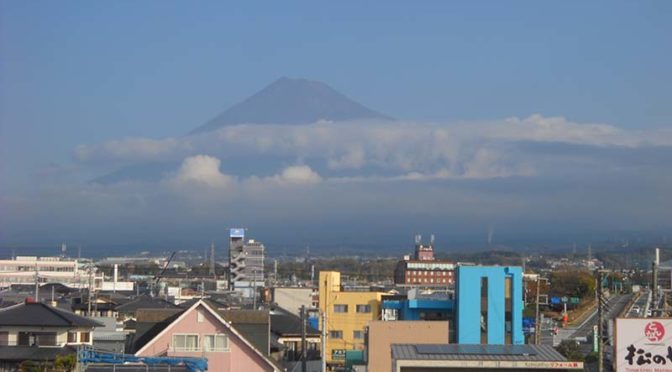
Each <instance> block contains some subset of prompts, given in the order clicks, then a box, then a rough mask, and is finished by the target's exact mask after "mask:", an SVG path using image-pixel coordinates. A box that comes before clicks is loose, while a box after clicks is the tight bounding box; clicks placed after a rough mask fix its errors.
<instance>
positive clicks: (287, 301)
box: [273, 287, 313, 316]
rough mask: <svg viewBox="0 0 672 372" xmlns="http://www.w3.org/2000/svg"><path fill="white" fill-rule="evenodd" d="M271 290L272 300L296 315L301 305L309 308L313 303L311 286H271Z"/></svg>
mask: <svg viewBox="0 0 672 372" xmlns="http://www.w3.org/2000/svg"><path fill="white" fill-rule="evenodd" d="M273 291H274V294H273V297H274V302H275V303H277V304H278V306H280V307H281V308H283V309H285V310H287V311H289V312H290V313H292V314H294V315H296V316H299V309H300V308H301V305H303V306H305V307H306V308H310V307H311V306H312V304H313V289H312V288H289V287H288V288H273Z"/></svg>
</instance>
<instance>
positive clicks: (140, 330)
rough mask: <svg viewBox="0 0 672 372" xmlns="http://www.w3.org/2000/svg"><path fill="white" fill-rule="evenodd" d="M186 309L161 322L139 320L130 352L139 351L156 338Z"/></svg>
mask: <svg viewBox="0 0 672 372" xmlns="http://www.w3.org/2000/svg"><path fill="white" fill-rule="evenodd" d="M184 311H185V310H182V311H178V312H176V313H174V314H173V315H170V316H169V317H167V318H164V319H163V320H161V321H159V322H137V323H136V328H135V334H134V335H133V342H132V345H131V350H129V352H130V353H131V354H135V353H137V352H138V350H140V349H141V348H142V347H143V346H145V344H146V343H148V342H149V341H151V340H152V339H154V337H156V336H157V335H158V334H159V333H161V331H163V330H164V329H166V327H168V326H169V325H170V324H171V323H172V322H174V321H175V320H176V319H177V318H179V317H180V315H182V313H184Z"/></svg>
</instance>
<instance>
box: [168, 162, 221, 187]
mask: <svg viewBox="0 0 672 372" xmlns="http://www.w3.org/2000/svg"><path fill="white" fill-rule="evenodd" d="M220 164H221V162H220V160H219V159H217V158H215V157H212V156H208V155H196V156H191V157H188V158H186V159H184V161H183V162H182V165H181V166H180V169H179V170H178V171H177V174H175V175H174V176H172V177H171V178H170V179H169V182H170V183H171V184H173V185H175V186H187V185H197V186H207V187H212V188H223V187H227V186H229V185H231V184H232V183H233V182H234V179H233V177H231V176H229V175H226V174H223V173H222V172H221V171H220V170H219V167H220Z"/></svg>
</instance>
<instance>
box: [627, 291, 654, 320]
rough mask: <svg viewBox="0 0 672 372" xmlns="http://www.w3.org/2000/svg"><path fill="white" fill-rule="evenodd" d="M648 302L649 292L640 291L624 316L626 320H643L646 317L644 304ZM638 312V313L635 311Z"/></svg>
mask: <svg viewBox="0 0 672 372" xmlns="http://www.w3.org/2000/svg"><path fill="white" fill-rule="evenodd" d="M648 301H649V292H648V291H647V290H642V292H641V294H640V295H639V298H638V299H637V301H635V303H634V304H633V305H632V307H631V308H630V309H629V310H628V313H627V314H625V317H626V318H644V317H646V309H647V306H646V303H647V302H648ZM636 310H639V311H636Z"/></svg>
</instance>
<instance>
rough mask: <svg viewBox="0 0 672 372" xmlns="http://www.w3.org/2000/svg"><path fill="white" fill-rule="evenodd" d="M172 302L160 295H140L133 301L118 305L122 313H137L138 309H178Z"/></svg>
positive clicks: (118, 309)
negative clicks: (159, 296)
mask: <svg viewBox="0 0 672 372" xmlns="http://www.w3.org/2000/svg"><path fill="white" fill-rule="evenodd" d="M177 308H178V307H177V306H175V305H173V304H172V303H170V302H168V301H165V300H164V299H161V298H158V297H149V296H140V297H138V298H136V299H134V300H133V301H130V302H127V303H125V304H123V305H119V306H117V311H118V312H119V313H122V314H131V313H135V312H136V311H137V310H138V309H177Z"/></svg>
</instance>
